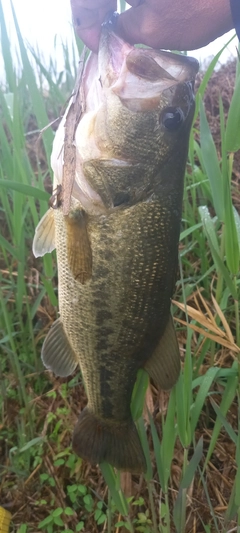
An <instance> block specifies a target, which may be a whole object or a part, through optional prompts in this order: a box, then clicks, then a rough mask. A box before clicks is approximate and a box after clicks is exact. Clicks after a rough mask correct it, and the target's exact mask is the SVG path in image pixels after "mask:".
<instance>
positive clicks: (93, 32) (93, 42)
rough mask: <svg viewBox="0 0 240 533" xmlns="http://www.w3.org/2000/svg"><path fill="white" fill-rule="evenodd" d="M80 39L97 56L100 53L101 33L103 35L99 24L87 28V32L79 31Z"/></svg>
mask: <svg viewBox="0 0 240 533" xmlns="http://www.w3.org/2000/svg"><path fill="white" fill-rule="evenodd" d="M77 33H78V35H79V37H80V39H81V40H82V41H83V42H84V44H85V45H86V46H87V47H88V48H90V50H92V51H93V52H95V54H97V53H98V47H99V39H100V33H101V26H99V24H95V25H93V26H91V28H87V29H85V30H81V31H77Z"/></svg>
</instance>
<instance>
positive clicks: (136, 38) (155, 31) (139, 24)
mask: <svg viewBox="0 0 240 533" xmlns="http://www.w3.org/2000/svg"><path fill="white" fill-rule="evenodd" d="M131 1H133V0H131ZM116 32H117V34H118V35H119V36H120V37H121V38H122V39H123V40H125V41H127V42H129V43H130V44H138V43H142V44H145V45H147V46H152V47H153V48H159V47H161V46H162V43H163V41H164V43H166V35H164V27H162V26H161V25H160V23H159V17H158V18H157V17H156V13H155V12H154V11H153V10H151V9H150V8H149V6H146V5H145V4H141V5H139V6H138V7H136V8H134V7H131V8H130V9H128V10H127V11H125V12H124V13H121V15H120V16H119V17H118V19H117V23H116ZM168 40H169V39H168V37H167V41H168ZM166 44H167V43H166ZM166 44H165V45H164V47H165V46H166Z"/></svg>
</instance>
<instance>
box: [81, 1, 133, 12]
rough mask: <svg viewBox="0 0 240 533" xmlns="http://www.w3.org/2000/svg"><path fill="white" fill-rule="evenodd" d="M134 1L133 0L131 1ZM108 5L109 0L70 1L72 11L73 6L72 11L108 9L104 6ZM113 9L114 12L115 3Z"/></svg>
mask: <svg viewBox="0 0 240 533" xmlns="http://www.w3.org/2000/svg"><path fill="white" fill-rule="evenodd" d="M133 1H135V0H133ZM109 3H110V0H71V5H72V9H73V6H74V9H82V8H85V9H99V8H102V7H103V8H105V9H108V8H107V7H106V6H107V5H108V4H109ZM114 4H115V8H114V11H116V9H117V1H116V2H114Z"/></svg>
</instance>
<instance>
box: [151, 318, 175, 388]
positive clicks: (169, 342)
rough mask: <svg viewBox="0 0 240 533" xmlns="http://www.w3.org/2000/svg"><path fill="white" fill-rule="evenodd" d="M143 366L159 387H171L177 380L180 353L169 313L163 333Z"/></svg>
mask: <svg viewBox="0 0 240 533" xmlns="http://www.w3.org/2000/svg"><path fill="white" fill-rule="evenodd" d="M144 368H145V370H146V371H147V372H148V374H149V376H150V377H151V378H152V379H153V381H154V382H155V383H156V385H157V386H158V387H159V388H160V389H164V390H168V389H171V388H172V387H173V385H175V383H176V382H177V380H178V377H179V373H180V354H179V346H178V341H177V336H176V331H175V328H174V325H173V320H172V317H171V315H170V316H169V320H168V323H167V325H166V328H165V331H164V334H163V335H162V337H161V339H160V341H159V343H158V345H157V347H156V348H155V350H154V352H153V354H152V356H151V357H150V359H148V361H147V362H146V364H145V365H144Z"/></svg>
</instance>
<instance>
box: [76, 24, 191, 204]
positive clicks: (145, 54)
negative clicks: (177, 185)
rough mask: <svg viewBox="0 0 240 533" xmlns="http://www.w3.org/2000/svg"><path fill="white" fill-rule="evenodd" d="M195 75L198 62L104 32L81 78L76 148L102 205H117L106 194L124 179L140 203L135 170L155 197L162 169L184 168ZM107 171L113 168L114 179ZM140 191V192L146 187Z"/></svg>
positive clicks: (86, 177) (85, 175) (83, 173)
mask: <svg viewBox="0 0 240 533" xmlns="http://www.w3.org/2000/svg"><path fill="white" fill-rule="evenodd" d="M197 71H198V62H197V61H196V60H195V59H193V58H190V57H187V56H185V55H181V54H175V53H171V52H165V51H160V50H153V49H149V48H142V47H133V46H131V45H130V44H128V43H126V42H124V41H123V40H122V39H121V38H120V37H118V36H117V35H116V34H115V33H114V32H113V31H112V30H111V29H110V30H109V27H108V25H105V26H104V27H103V30H102V34H101V39H100V46H99V53H98V55H96V54H92V55H91V56H90V58H89V60H88V62H87V64H86V67H85V71H84V76H83V94H84V107H85V112H84V115H83V117H82V119H81V121H80V123H79V126H78V128H77V131H76V147H77V151H78V155H79V161H80V167H81V169H82V171H83V172H82V175H81V177H80V178H81V179H82V180H83V176H84V179H86V181H87V183H88V185H89V183H90V184H91V187H92V189H93V190H95V192H97V193H98V194H99V196H100V197H101V198H102V201H103V203H104V204H105V205H107V206H108V207H111V206H113V205H114V201H113V196H114V194H113V193H111V194H110V195H109V194H107V193H106V188H107V189H108V192H109V182H110V181H111V182H112V183H111V187H110V188H111V190H113V188H114V183H116V180H119V179H121V176H123V179H125V178H124V174H126V173H128V175H129V179H130V180H132V183H133V184H134V195H135V197H136V194H135V193H136V186H135V185H136V184H135V181H134V168H135V171H136V172H137V173H138V176H143V175H144V176H145V178H144V179H145V180H148V182H149V181H150V182H151V187H150V189H151V190H153V189H154V187H155V185H156V186H159V184H160V182H161V178H160V177H159V172H158V169H159V168H162V167H163V165H164V164H165V163H166V162H167V163H168V166H169V164H170V162H171V161H173V164H174V165H175V166H176V159H177V161H178V164H179V165H180V167H181V168H182V167H184V166H185V162H186V154H187V149H188V139H189V132H190V128H191V124H192V119H193V115H194V80H195V76H196V73H197ZM106 168H108V169H109V168H112V170H113V172H111V176H110V172H108V173H107V172H106ZM101 169H102V172H101ZM115 169H116V172H115ZM106 176H107V178H106ZM106 179H107V180H108V184H107V185H106V187H105V186H104V185H103V183H102V182H103V181H104V180H105V181H106ZM139 179H140V178H139ZM154 179H155V185H154ZM99 180H100V182H101V183H98V181H99ZM140 181H141V180H140ZM82 182H83V181H82ZM78 183H79V186H80V187H81V185H80V180H79V182H78ZM118 185H119V184H118ZM139 187H140V189H141V190H142V189H143V185H142V183H139ZM117 188H119V187H118V186H117ZM148 189H149V187H148ZM104 190H105V192H104ZM105 193H106V194H105Z"/></svg>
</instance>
